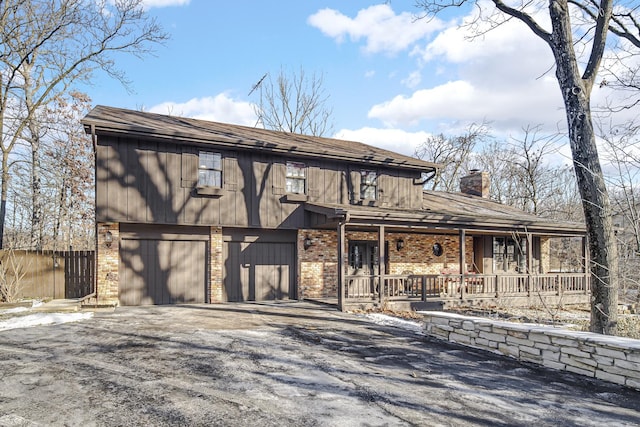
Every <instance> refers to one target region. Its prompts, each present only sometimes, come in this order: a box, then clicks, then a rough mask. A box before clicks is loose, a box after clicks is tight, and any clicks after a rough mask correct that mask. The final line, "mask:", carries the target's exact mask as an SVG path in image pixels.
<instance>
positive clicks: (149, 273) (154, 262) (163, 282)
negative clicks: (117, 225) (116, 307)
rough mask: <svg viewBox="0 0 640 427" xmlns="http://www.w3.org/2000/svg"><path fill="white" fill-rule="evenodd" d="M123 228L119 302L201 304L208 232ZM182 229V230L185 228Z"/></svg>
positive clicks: (135, 303) (137, 303)
mask: <svg viewBox="0 0 640 427" xmlns="http://www.w3.org/2000/svg"><path fill="white" fill-rule="evenodd" d="M136 228H137V227H132V226H129V227H124V229H125V231H124V232H122V233H121V240H120V271H119V276H120V289H119V292H120V303H121V304H123V305H150V304H177V303H204V302H205V301H206V285H207V251H208V241H207V239H208V235H205V234H204V232H205V230H191V231H194V234H191V235H190V234H184V233H182V234H176V233H174V232H173V231H175V230H172V229H167V230H161V229H155V230H154V229H152V228H149V227H145V226H139V229H136ZM185 231H186V230H185Z"/></svg>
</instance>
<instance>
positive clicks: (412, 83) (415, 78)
mask: <svg viewBox="0 0 640 427" xmlns="http://www.w3.org/2000/svg"><path fill="white" fill-rule="evenodd" d="M421 81H422V74H421V73H420V71H413V72H412V73H411V74H409V75H408V76H407V78H406V79H402V81H401V83H402V84H403V85H405V86H406V87H408V88H410V89H413V88H415V87H417V86H418V85H419V84H420V82H421Z"/></svg>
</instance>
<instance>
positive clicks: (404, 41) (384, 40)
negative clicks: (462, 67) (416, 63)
mask: <svg viewBox="0 0 640 427" xmlns="http://www.w3.org/2000/svg"><path fill="white" fill-rule="evenodd" d="M307 22H308V23H309V25H311V26H313V27H316V28H318V29H319V30H320V31H322V32H323V33H324V34H325V35H327V36H329V37H331V38H333V39H335V40H336V42H338V43H342V42H343V41H344V39H345V38H346V37H347V36H348V37H349V38H350V39H351V40H352V41H354V42H357V41H360V39H366V45H365V48H364V50H365V52H368V53H379V52H385V53H397V52H400V51H402V50H405V49H407V48H408V47H409V46H411V45H413V44H414V43H415V42H417V41H418V40H421V39H424V38H425V37H427V36H428V35H430V34H432V33H434V32H435V31H437V30H439V29H440V28H442V25H443V24H442V22H441V21H440V20H438V19H432V20H420V21H416V20H415V16H414V15H413V14H411V13H408V12H402V13H401V14H399V15H396V14H395V12H394V11H393V9H391V6H389V5H388V4H380V5H375V6H370V7H368V8H366V9H362V10H360V11H359V12H358V14H357V15H356V17H355V18H350V17H348V16H346V15H344V14H342V13H340V12H339V11H337V10H334V9H321V10H319V11H318V12H316V13H315V14H313V15H311V16H310V17H309V19H308V21H307Z"/></svg>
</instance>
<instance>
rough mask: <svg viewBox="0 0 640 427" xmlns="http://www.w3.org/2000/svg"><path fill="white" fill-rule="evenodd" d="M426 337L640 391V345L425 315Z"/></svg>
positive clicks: (583, 334) (547, 329)
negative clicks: (429, 336)
mask: <svg viewBox="0 0 640 427" xmlns="http://www.w3.org/2000/svg"><path fill="white" fill-rule="evenodd" d="M424 319H425V322H426V333H427V335H431V336H434V337H436V338H440V339H444V340H447V341H451V342H456V343H458V344H462V345H466V346H469V347H474V348H480V349H483V350H489V351H492V352H494V353H501V354H504V355H507V356H511V357H514V358H516V359H518V360H522V361H524V362H531V363H537V364H539V365H543V366H546V367H548V368H552V369H558V370H562V371H569V372H574V373H577V374H580V375H585V376H588V377H592V378H598V379H601V380H604V381H610V382H613V383H616V384H620V385H624V386H627V387H632V388H636V389H640V341H638V340H634V339H630V338H619V337H611V336H605V335H599V334H592V333H589V332H574V331H568V330H564V329H558V328H553V327H545V326H538V325H526V324H514V323H507V322H498V321H492V320H490V319H481V318H474V317H467V316H460V315H457V314H453V313H435V312H429V313H424Z"/></svg>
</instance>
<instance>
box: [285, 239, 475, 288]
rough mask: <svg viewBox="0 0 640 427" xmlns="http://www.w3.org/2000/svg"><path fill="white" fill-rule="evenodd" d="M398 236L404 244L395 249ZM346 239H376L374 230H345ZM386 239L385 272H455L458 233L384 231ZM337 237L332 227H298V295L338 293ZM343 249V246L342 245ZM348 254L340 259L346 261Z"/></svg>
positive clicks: (469, 252) (470, 253) (469, 246)
mask: <svg viewBox="0 0 640 427" xmlns="http://www.w3.org/2000/svg"><path fill="white" fill-rule="evenodd" d="M307 237H308V238H309V239H311V246H310V247H309V248H308V249H306V250H305V249H304V240H305V239H306V238H307ZM400 238H402V239H403V240H404V248H402V249H401V250H398V249H397V246H396V241H397V240H398V239H400ZM346 239H347V241H349V240H360V241H378V233H377V232H369V231H347V232H346ZM385 239H386V241H388V242H389V253H388V254H387V257H388V260H389V271H388V272H387V274H403V273H404V272H407V271H411V272H412V273H413V274H440V273H442V271H443V270H445V271H450V272H452V273H457V272H458V271H459V270H458V269H459V261H458V256H459V254H458V252H459V237H458V235H431V234H405V233H385ZM337 242H338V238H337V232H336V231H332V230H299V231H298V243H297V249H298V298H300V299H303V298H328V297H333V298H335V297H337V295H338V268H337V265H338V253H337V250H338V249H337V248H338V243H337ZM435 243H440V244H441V245H442V248H443V254H442V255H440V256H435V255H434V254H433V245H434V244H435ZM465 245H466V248H465V249H466V255H465V256H466V258H467V264H468V266H470V265H471V263H472V262H473V238H472V237H467V238H466V243H465ZM345 251H346V248H345ZM347 255H348V254H347V253H345V255H344V260H345V263H348V262H349V261H348V256H347Z"/></svg>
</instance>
